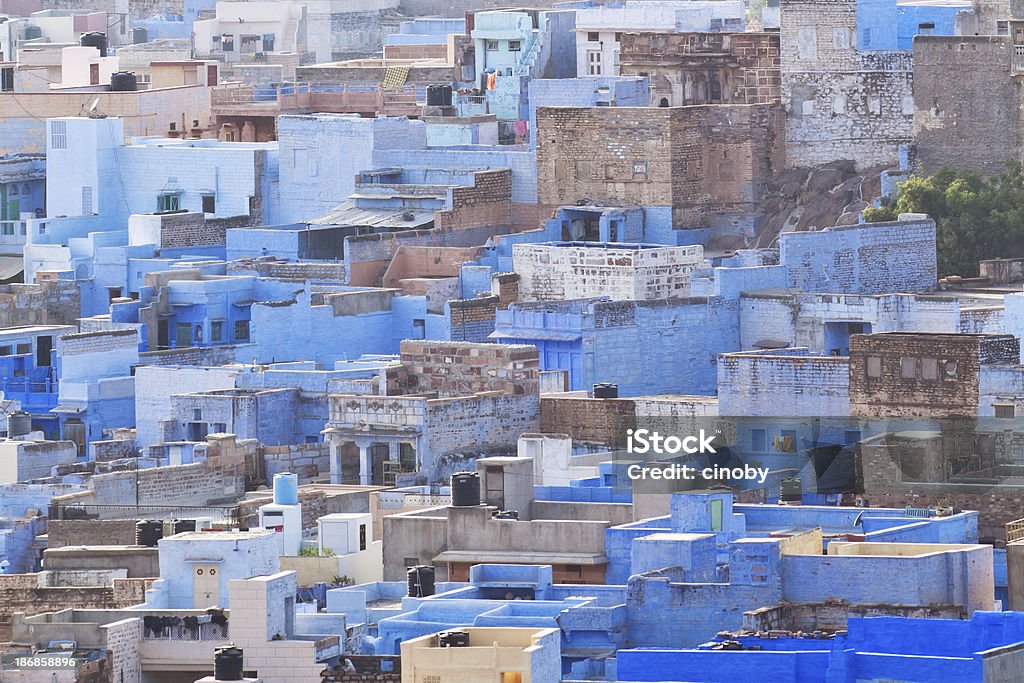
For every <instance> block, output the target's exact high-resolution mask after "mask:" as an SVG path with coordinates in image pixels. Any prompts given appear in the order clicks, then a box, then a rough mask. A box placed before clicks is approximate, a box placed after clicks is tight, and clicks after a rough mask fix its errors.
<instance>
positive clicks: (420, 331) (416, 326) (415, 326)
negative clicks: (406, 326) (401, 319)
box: [412, 318, 427, 339]
mask: <svg viewBox="0 0 1024 683" xmlns="http://www.w3.org/2000/svg"><path fill="white" fill-rule="evenodd" d="M426 323H427V321H426V320H423V319H422V318H416V319H415V320H413V321H412V338H413V339H426V338H427V332H426V330H427V324H426Z"/></svg>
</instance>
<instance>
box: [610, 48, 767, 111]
mask: <svg viewBox="0 0 1024 683" xmlns="http://www.w3.org/2000/svg"><path fill="white" fill-rule="evenodd" d="M619 45H620V52H619V71H620V73H621V74H622V75H623V76H639V75H641V74H643V75H645V76H647V77H648V79H649V82H650V96H651V105H652V106H658V105H659V104H661V101H662V98H664V99H666V100H667V101H668V104H669V106H679V105H688V104H710V103H722V104H778V103H779V101H780V99H781V96H782V87H781V83H782V81H781V75H780V71H779V35H778V34H777V33H625V34H623V35H622V38H621V39H620V41H619ZM712 83H715V84H717V86H716V85H712ZM716 93H717V95H718V97H715V94H716Z"/></svg>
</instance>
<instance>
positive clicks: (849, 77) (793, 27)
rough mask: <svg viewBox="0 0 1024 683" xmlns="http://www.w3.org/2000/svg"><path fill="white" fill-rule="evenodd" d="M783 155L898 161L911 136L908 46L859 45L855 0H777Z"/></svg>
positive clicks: (808, 162) (799, 161)
mask: <svg viewBox="0 0 1024 683" xmlns="http://www.w3.org/2000/svg"><path fill="white" fill-rule="evenodd" d="M781 11H782V13H781V16H782V30H781V33H780V35H781V43H780V68H781V71H782V104H783V107H785V109H786V162H787V164H788V165H789V166H791V167H795V166H818V165H820V164H825V163H828V162H830V161H834V160H837V159H850V160H853V161H855V162H856V164H857V167H858V168H868V167H871V166H876V165H881V164H892V163H895V162H896V161H897V156H898V146H899V145H900V144H903V143H908V142H910V141H911V140H912V138H913V132H914V131H913V118H914V98H913V88H912V73H911V61H912V57H911V54H910V52H898V51H890V52H886V51H878V50H875V51H870V50H866V51H863V52H862V51H859V50H858V49H857V38H858V36H857V1H856V0H782V2H781Z"/></svg>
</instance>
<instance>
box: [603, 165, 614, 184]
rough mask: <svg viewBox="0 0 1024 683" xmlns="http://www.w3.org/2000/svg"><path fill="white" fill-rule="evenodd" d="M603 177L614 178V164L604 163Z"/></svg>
mask: <svg viewBox="0 0 1024 683" xmlns="http://www.w3.org/2000/svg"><path fill="white" fill-rule="evenodd" d="M604 179H605V180H615V164H605V165H604Z"/></svg>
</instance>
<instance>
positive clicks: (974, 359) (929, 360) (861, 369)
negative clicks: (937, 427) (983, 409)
mask: <svg viewBox="0 0 1024 683" xmlns="http://www.w3.org/2000/svg"><path fill="white" fill-rule="evenodd" d="M1019 349H1020V347H1019V341H1018V340H1017V339H1016V338H1015V337H1013V336H1011V335H998V336H997V335H992V336H989V337H979V336H976V335H951V334H923V333H922V334H898V333H894V334H874V335H855V336H853V337H851V339H850V411H851V414H852V415H855V416H863V417H903V418H908V417H931V418H941V417H973V416H976V415H978V395H979V372H980V367H981V364H982V363H984V362H1006V363H1016V362H1017V358H1018V357H1019V353H1020V350H1019ZM876 375H877V376H876Z"/></svg>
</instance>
